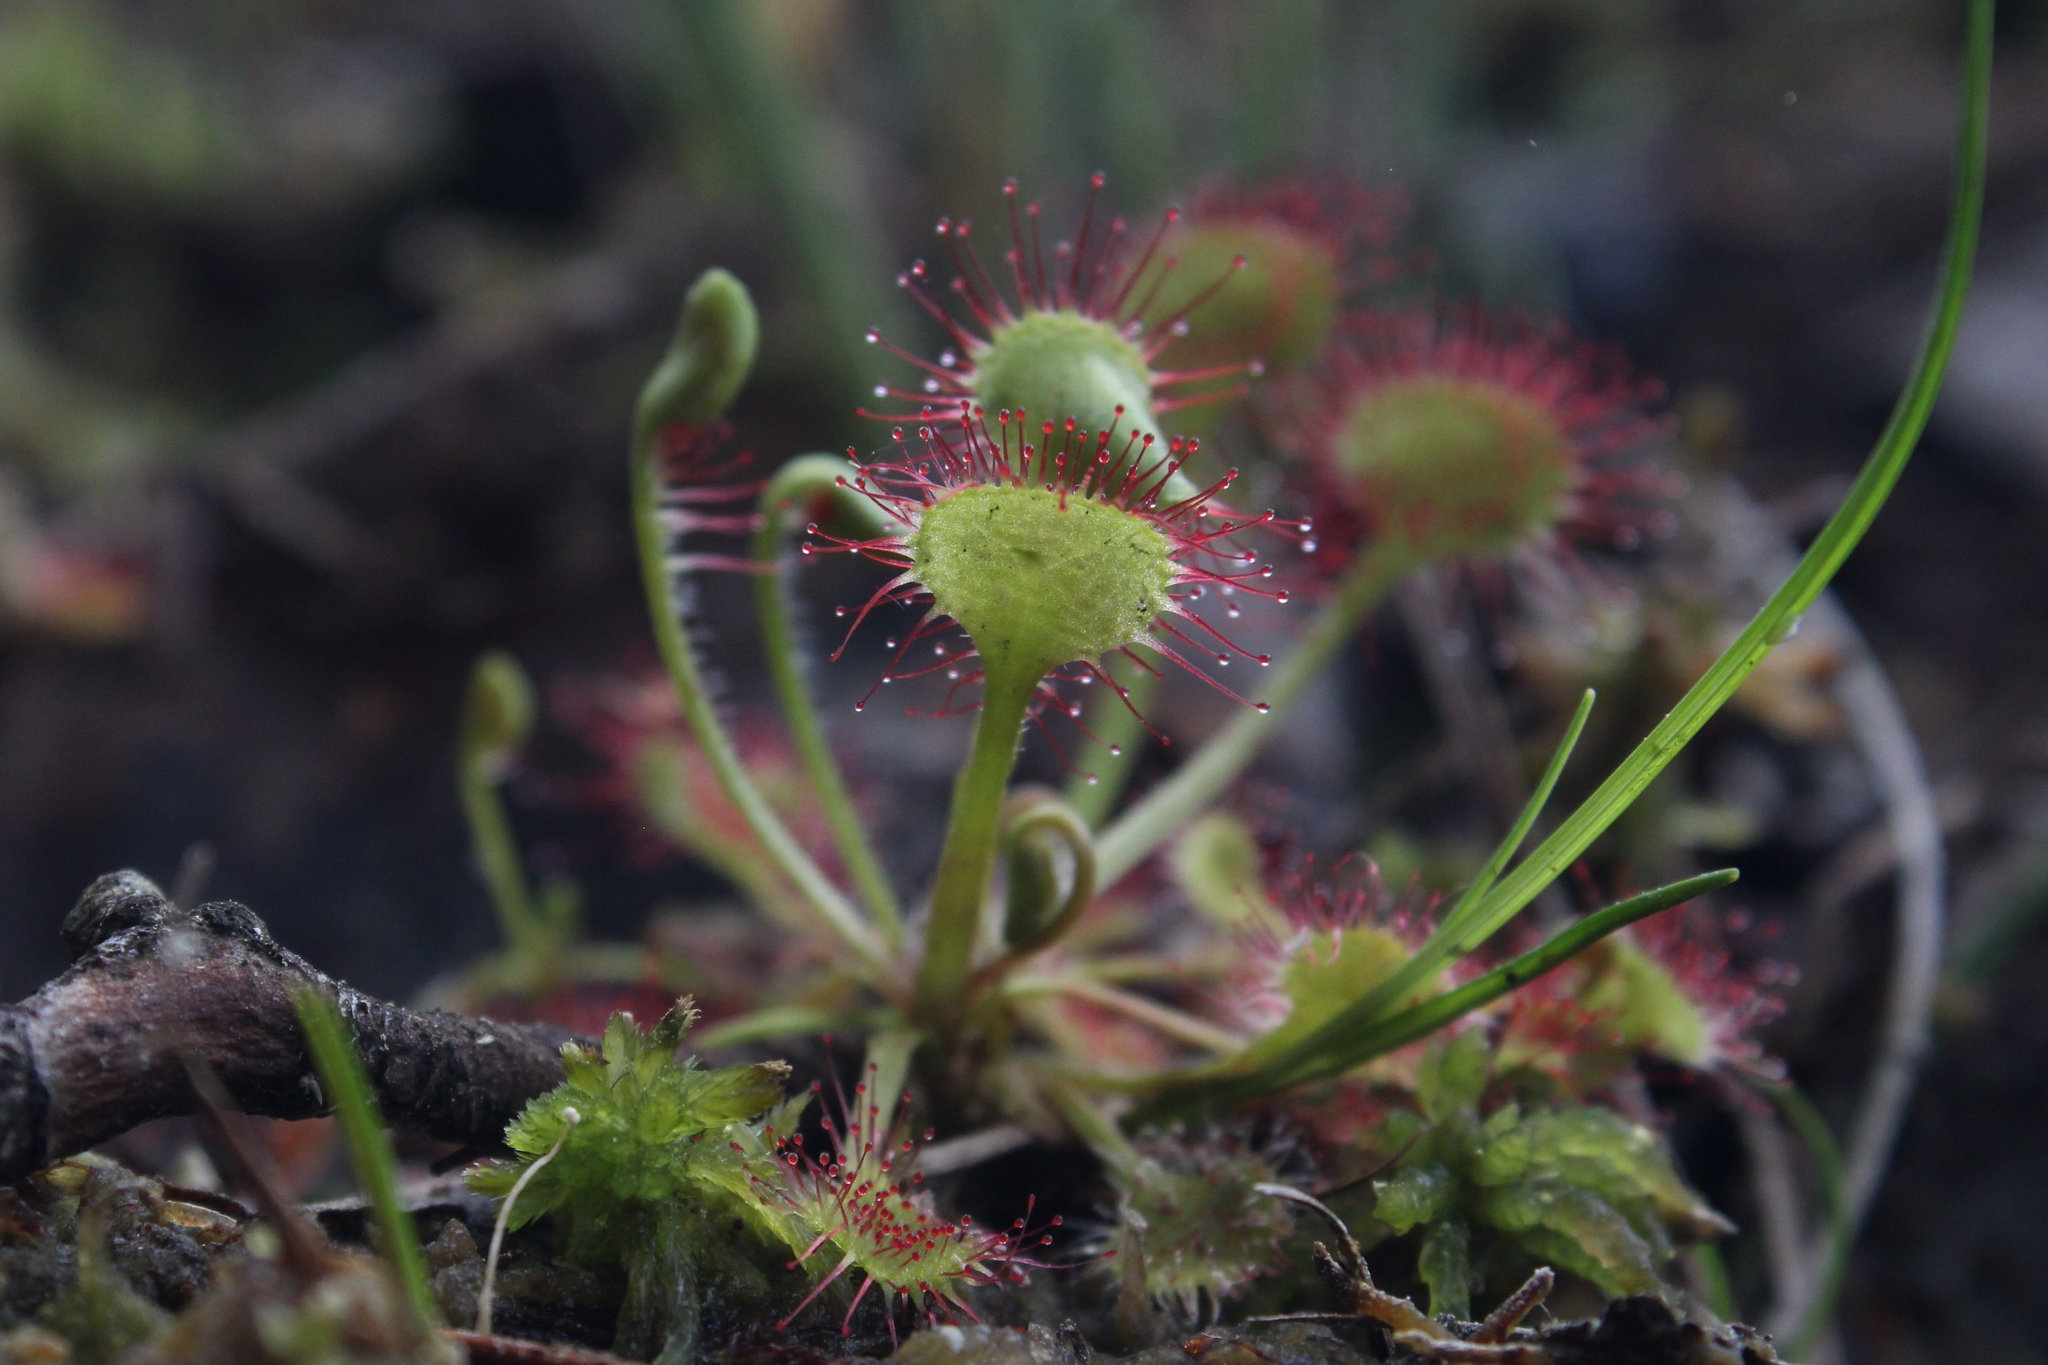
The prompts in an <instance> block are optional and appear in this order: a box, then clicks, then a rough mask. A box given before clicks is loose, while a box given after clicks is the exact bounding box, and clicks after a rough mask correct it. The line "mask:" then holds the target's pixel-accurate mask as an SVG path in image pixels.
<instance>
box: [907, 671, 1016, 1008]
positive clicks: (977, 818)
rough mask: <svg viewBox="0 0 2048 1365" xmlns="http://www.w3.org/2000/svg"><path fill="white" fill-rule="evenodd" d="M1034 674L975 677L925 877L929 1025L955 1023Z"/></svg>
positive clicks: (920, 1003)
mask: <svg viewBox="0 0 2048 1365" xmlns="http://www.w3.org/2000/svg"><path fill="white" fill-rule="evenodd" d="M1038 682H1039V676H1038V675H1036V674H1031V675H1026V674H1023V673H1021V672H1020V673H1017V674H1015V675H1014V676H1012V675H1005V674H1000V673H997V672H995V671H993V670H991V671H990V672H989V673H988V675H987V676H986V678H985V679H984V680H983V682H982V696H981V715H980V716H979V718H978V719H977V720H976V721H975V726H974V747H973V749H972V751H970V752H969V754H968V756H967V766H966V767H964V768H962V769H961V770H960V776H959V777H958V778H957V779H955V780H954V783H953V810H952V815H951V817H950V819H949V820H948V823H947V826H946V846H945V849H944V851H943V852H941V853H940V855H939V873H938V878H937V880H936V881H935V882H934V883H933V885H932V908H931V918H930V921H929V922H928V923H927V924H926V926H925V940H924V960H923V962H921V963H920V964H919V965H918V971H917V989H916V1011H917V1017H918V1020H919V1021H920V1022H921V1023H923V1024H924V1025H925V1026H926V1027H927V1028H929V1029H931V1030H932V1031H933V1032H934V1033H940V1032H941V1031H942V1030H943V1029H945V1028H947V1027H949V1026H950V1025H952V1024H954V1023H956V1022H957V1021H958V1018H959V1016H960V1014H961V1011H962V1007H963V1005H964V1004H965V997H966V995H967V987H968V982H969V979H970V978H971V976H972V974H973V970H974V945H975V942H976V940H977V939H978V938H979V937H980V934H981V917H982V912H983V908H984V904H985V902H986V901H987V899H988V884H989V875H990V873H991V872H992V871H993V870H994V868H995V860H996V847H997V844H998V842H999V838H1000V834H1001V828H1000V827H1001V823H1002V807H1003V794H1004V791H1005V789H1006V788H1007V787H1008V786H1009V782H1010V771H1011V769H1013V768H1014V767H1015V766H1016V763H1017V743H1018V741H1019V739H1020V738H1021V737H1022V735H1023V731H1024V716H1025V712H1026V711H1027V710H1028V709H1029V708H1030V705H1031V697H1032V694H1033V693H1034V692H1036V691H1037V689H1038Z"/></svg>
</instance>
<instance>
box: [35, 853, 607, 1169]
mask: <svg viewBox="0 0 2048 1365" xmlns="http://www.w3.org/2000/svg"><path fill="white" fill-rule="evenodd" d="M62 933H63V937H64V944H65V947H66V948H67V949H69V951H70V953H71V957H72V964H71V966H70V967H69V968H68V969H66V970H65V972H64V973H63V974H62V975H60V976H58V977H57V978H56V979H55V980H53V981H51V982H49V983H48V984H46V985H45V986H43V987H42V989H40V990H38V991H37V992H36V993H35V994H34V995H32V996H30V997H29V998H28V999H26V1000H24V1001H22V1002H21V1003H20V1004H17V1005H4V1006H0V1183H6V1182H10V1181H14V1180H18V1179H20V1178H21V1177H23V1176H25V1175H28V1174H29V1173H31V1172H33V1171H36V1170H39V1169H41V1168H42V1167H43V1166H46V1165H48V1164H49V1163H50V1162H52V1161H55V1160H57V1159H59V1158H61V1157H65V1156H69V1155H71V1154H72V1153H75V1152H80V1151H84V1150H85V1149H87V1148H89V1147H92V1146H94V1145H96V1144H98V1143H101V1142H105V1141H107V1140H108V1139H109V1138H112V1137H116V1136H118V1135H119V1134H121V1133H124V1132H126V1131H127V1130H128V1129H130V1128H133V1127H134V1126H136V1125H137V1124H139V1123H143V1122H145V1121H147V1120H149V1119H157V1118H166V1117H170V1116H172V1115H179V1114H189V1113H192V1112H194V1110H195V1108H196V1106H195V1102H194V1097H193V1094H192V1087H191V1083H190V1080H189V1077H188V1076H187V1074H186V1070H185V1065H184V1062H183V1060H182V1057H183V1056H184V1055H186V1054H189V1055H191V1056H192V1057H194V1058H196V1059H197V1060H198V1061H199V1062H201V1063H202V1064H204V1065H205V1066H207V1067H209V1068H210V1069H211V1070H212V1071H213V1072H214V1073H215V1074H217V1075H218V1076H219V1077H220V1079H221V1083H222V1084H223V1085H224V1086H225V1087H226V1089H227V1092H228V1094H229V1095H230V1096H231V1097H232V1098H233V1100H234V1102H235V1104H236V1106H237V1107H238V1108H240V1109H241V1110H242V1112H244V1113H249V1114H260V1115H264V1116H266V1117H270V1118H284V1119H301V1118H312V1117H314V1116H315V1115H318V1114H321V1113H324V1112H325V1111H326V1107H327V1105H326V1100H325V1099H324V1097H323V1096H322V1095H321V1092H320V1086H319V1082H318V1081H317V1079H315V1077H314V1074H313V1068H312V1064H311V1062H310V1061H309V1060H308V1058H307V1056H306V1051H305V1047H304V1045H303V1043H302V1042H301V1040H300V1036H299V1026H298V1020H297V1016H296V1015H295V1014H294V1012H293V1008H292V995H293V992H294V991H297V990H302V989H304V988H306V987H307V986H311V987H312V988H314V989H315V990H319V991H322V992H324V993H325V994H327V995H329V996H330V997H332V998H333V1000H334V1002H335V1004H336V1005H337V1006H338V1007H339V1008H340V1010H341V1015H342V1018H343V1019H344V1020H346V1021H347V1023H348V1026H349V1029H350V1031H351V1033H352V1034H353V1036H354V1041H355V1045H356V1048H357V1050H358V1051H359V1052H360V1053H361V1054H362V1057H363V1062H364V1065H365V1066H366V1067H367V1068H368V1070H369V1073H370V1080H371V1084H372V1085H373V1087H374V1088H375V1090H376V1093H377V1100H378V1103H379V1105H380V1106H381V1107H382V1108H383V1111H384V1115H385V1117H386V1119H387V1121H389V1122H390V1123H391V1125H392V1126H393V1127H395V1128H400V1129H404V1130H406V1131H408V1132H414V1133H418V1134H421V1135H423V1136H426V1137H430V1138H436V1139H439V1140H442V1141H446V1142H456V1143H466V1144H481V1145H486V1146H495V1145H497V1144H498V1143H499V1142H500V1141H501V1140H502V1136H503V1134H504V1130H505V1125H506V1124H507V1123H509V1122H510V1121H511V1120H512V1118H513V1117H514V1116H515V1115H517V1114H518V1112H519V1110H520V1107H521V1106H522V1105H524V1104H525V1103H526V1102H527V1101H528V1100H529V1099H531V1098H533V1097H534V1096H535V1095H538V1094H541V1093H542V1092H544V1091H546V1090H548V1089H550V1088H552V1087H553V1086H555V1085H557V1084H559V1083H560V1082H561V1079H562V1064H561V1058H560V1055H559V1054H560V1048H561V1044H562V1043H563V1042H564V1041H566V1040H568V1039H569V1037H570V1036H571V1035H569V1034H567V1033H565V1032H563V1031H562V1030H560V1029H556V1028H552V1027H549V1026H545V1025H535V1024H497V1023H493V1022H491V1021H490V1020H488V1019H469V1018H464V1017H462V1016H460V1015H455V1014H448V1013H445V1012H443V1011H440V1010H431V1011H424V1012H423V1011H417V1010H410V1009H406V1008H404V1007H403V1006H400V1005H393V1004H389V1003H387V1002H385V1001H382V1000H377V999H374V998H373V997H370V996H367V995H364V994H363V993H362V992H360V991H357V990H355V989H354V988H352V987H350V986H347V985H345V984H343V983H341V982H338V981H335V980H334V979H332V978H331V977H329V976H327V975H326V974H325V973H323V972H321V971H319V970H318V969H317V968H315V967H313V966H312V965H311V964H310V963H308V962H306V961H305V959H303V958H301V957H299V956H298V955H297V954H296V953H293V952H290V951H289V950H287V949H285V948H284V947H282V946H281V945H280V944H279V943H278V942H277V941H276V940H275V939H273V938H272V937H271V936H270V931H269V929H267V928H266V927H264V924H263V921H262V920H260V919H258V918H257V917H256V915H255V914H254V913H253V912H252V911H250V910H249V909H248V908H247V907H246V906H242V905H238V904H236V903H235V902H233V901H216V902H213V903H211V904H207V905H201V906H197V907H194V908H193V909H190V910H181V909H179V908H177V907H176V906H174V905H172V904H171V902H170V901H169V900H168V899H166V898H165V896H164V894H163V893H162V892H161V891H159V890H158V889H157V888H156V886H155V885H153V884H152V883H151V882H150V881H149V880H148V878H146V877H143V876H141V875H140V874H139V873H135V872H115V873H111V874H109V875H107V876H105V877H101V878H100V879H99V880H98V881H96V882H94V883H93V884H92V885H91V886H90V887H88V888H87V889H86V892H85V894H84V895H83V896H82V897H81V898H80V899H79V902H78V904H77V905H76V906H75V907H73V909H72V911H71V913H70V914H69V915H67V916H66V917H65V919H64V925H63V930H62Z"/></svg>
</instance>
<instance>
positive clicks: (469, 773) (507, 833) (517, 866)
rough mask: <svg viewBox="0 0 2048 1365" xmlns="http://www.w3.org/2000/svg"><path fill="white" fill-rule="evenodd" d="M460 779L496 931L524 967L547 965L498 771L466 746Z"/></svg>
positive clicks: (543, 928) (471, 839) (542, 933)
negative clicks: (496, 920) (500, 790)
mask: <svg viewBox="0 0 2048 1365" xmlns="http://www.w3.org/2000/svg"><path fill="white" fill-rule="evenodd" d="M456 785H457V787H458V788H459V789H460V790H461V792H462V812H463V815H464V817H465V818H466V819H467V820H468V822H469V842H470V849H471V851H472V852H473V853H474V854H475V856H476V867H477V873H478V875H480V876H481V877H482V878H483V879H484V887H485V889H486V890H488V891H489V892H490V896H491V908H492V909H494V910H496V911H497V912H498V931H499V932H500V933H502V934H503V935H504V936H505V946H506V947H508V948H510V949H511V950H512V954H513V956H514V957H516V958H517V959H518V960H519V961H520V962H521V963H522V964H523V965H524V966H525V967H527V968H529V969H535V970H539V969H544V968H545V967H546V966H547V958H548V956H549V954H548V951H547V949H548V935H547V929H546V926H545V925H544V924H542V922H541V918H540V915H539V913H538V912H537V911H536V910H535V909H534V904H533V889H532V888H531V887H530V886H529V885H528V884H527V881H526V867H525V864H524V863H523V862H522V860H521V859H520V856H519V842H518V840H516V839H515V838H513V837H512V821H511V818H510V817H509V816H508V815H507V814H506V811H505V801H504V797H503V796H502V795H501V794H500V793H499V791H498V776H497V774H496V773H495V772H494V771H492V764H491V763H490V762H489V761H488V760H487V759H486V758H485V757H483V756H481V755H477V754H473V753H470V752H468V751H467V750H466V749H465V750H464V752H463V753H461V754H460V755H459V756H458V760H457V763H456Z"/></svg>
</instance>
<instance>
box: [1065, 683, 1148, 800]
mask: <svg viewBox="0 0 2048 1365" xmlns="http://www.w3.org/2000/svg"><path fill="white" fill-rule="evenodd" d="M1126 690H1127V692H1128V695H1126V696H1118V695H1117V693H1116V689H1114V688H1109V687H1104V688H1098V689H1097V690H1096V693H1095V695H1094V696H1093V697H1091V698H1090V699H1089V704H1088V712H1089V714H1088V718H1087V719H1088V729H1089V730H1090V731H1091V732H1092V733H1093V734H1094V736H1095V742H1096V743H1097V744H1098V745H1099V746H1100V748H1101V753H1100V755H1099V756H1098V757H1097V759H1096V761H1095V763H1094V764H1092V765H1091V767H1092V771H1089V772H1077V773H1075V774H1074V775H1073V776H1072V777H1070V778H1068V779H1067V804H1068V805H1070V806H1072V807H1073V808H1074V810H1075V811H1076V812H1077V813H1078V814H1079V815H1080V817H1081V818H1082V819H1083V820H1086V821H1087V822H1088V826H1089V828H1091V829H1095V828H1099V827H1100V826H1101V824H1102V822H1103V820H1105V819H1106V818H1108V816H1109V813H1110V812H1111V811H1113V810H1115V809H1116V803H1117V802H1118V801H1119V800H1120V799H1122V797H1123V794H1124V788H1126V787H1128V786H1130V785H1131V774H1132V773H1133V772H1135V771H1136V769H1137V763H1138V754H1139V751H1140V750H1142V749H1143V748H1144V747H1145V721H1144V715H1145V712H1146V711H1147V710H1149V709H1151V706H1152V699H1153V698H1154V697H1155V696H1157V695H1158V693H1159V675H1158V674H1157V673H1152V672H1149V671H1147V670H1145V669H1142V668H1141V669H1138V670H1136V673H1135V674H1134V676H1133V677H1132V678H1131V681H1130V685H1129V687H1128V688H1127V689H1126Z"/></svg>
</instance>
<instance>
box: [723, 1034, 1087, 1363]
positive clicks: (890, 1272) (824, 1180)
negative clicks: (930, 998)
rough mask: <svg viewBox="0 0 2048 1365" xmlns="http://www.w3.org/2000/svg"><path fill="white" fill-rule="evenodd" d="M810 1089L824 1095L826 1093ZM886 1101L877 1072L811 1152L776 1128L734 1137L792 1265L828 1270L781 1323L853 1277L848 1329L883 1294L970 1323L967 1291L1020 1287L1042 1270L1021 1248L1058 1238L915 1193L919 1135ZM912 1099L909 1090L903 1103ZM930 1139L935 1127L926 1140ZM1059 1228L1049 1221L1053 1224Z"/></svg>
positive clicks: (751, 1185)
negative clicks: (995, 1227) (988, 1222)
mask: <svg viewBox="0 0 2048 1365" xmlns="http://www.w3.org/2000/svg"><path fill="white" fill-rule="evenodd" d="M811 1088H812V1091H813V1093H820V1092H822V1090H823V1085H822V1083H813V1085H812V1087H811ZM880 1099H881V1097H880V1096H879V1095H878V1094H877V1093H876V1087H875V1073H874V1068H873V1067H870V1069H869V1076H868V1079H867V1080H865V1081H863V1082H861V1083H860V1084H859V1085H857V1086H855V1087H854V1092H853V1095H852V1097H851V1098H850V1099H848V1098H846V1097H842V1098H841V1102H840V1106H839V1109H840V1117H839V1119H838V1120H837V1121H835V1120H834V1119H833V1118H832V1117H830V1116H829V1115H827V1116H825V1117H824V1118H823V1119H822V1120H821V1123H822V1126H823V1128H824V1130H825V1134H826V1137H827V1139H828V1141H829V1143H830V1147H829V1149H828V1150H826V1151H823V1152H817V1151H812V1150H810V1149H808V1148H807V1147H806V1145H805V1142H804V1138H803V1135H802V1134H801V1133H791V1132H787V1131H783V1132H780V1133H778V1131H777V1128H776V1126H775V1124H774V1123H773V1122H770V1123H767V1124H764V1125H762V1126H760V1127H758V1128H749V1129H747V1130H746V1133H745V1134H744V1135H742V1136H737V1137H735V1138H734V1140H733V1150H734V1151H735V1152H737V1153H739V1154H740V1157H741V1161H742V1165H743V1167H744V1169H745V1171H746V1180H747V1188H746V1190H745V1191H744V1197H745V1198H746V1199H747V1200H748V1201H749V1203H750V1204H751V1205H752V1207H754V1209H755V1210H756V1211H757V1212H758V1213H759V1214H761V1216H762V1217H763V1218H764V1219H766V1220H767V1221H768V1222H769V1223H770V1224H771V1226H773V1228H774V1230H775V1231H776V1232H777V1234H778V1235H780V1236H781V1238H782V1239H783V1240H784V1241H785V1242H786V1243H788V1244H789V1246H790V1247H791V1248H792V1249H793V1250H795V1251H796V1253H797V1256H796V1259H795V1260H794V1261H792V1262H791V1264H792V1265H800V1264H816V1265H819V1266H823V1265H825V1264H827V1263H829V1266H830V1268H829V1269H828V1270H826V1273H825V1275H824V1277H823V1278H822V1279H820V1280H819V1281H818V1283H817V1284H816V1285H815V1286H814V1287H813V1288H812V1290H811V1292H810V1293H809V1294H808V1295H806V1296H805V1298H804V1300H803V1302H802V1303H799V1304H798V1305H797V1306H796V1308H795V1309H793V1310H792V1311H791V1312H790V1314H789V1316H788V1317H785V1318H784V1319H783V1320H782V1325H785V1326H786V1325H787V1324H788V1323H789V1321H790V1320H791V1319H792V1318H794V1317H795V1316H796V1315H797V1314H798V1313H801V1312H802V1311H803V1310H804V1309H805V1308H806V1307H808V1306H809V1305H810V1303H811V1301H812V1300H813V1299H815V1298H817V1296H818V1295H819V1294H821V1293H823V1292H824V1291H825V1290H826V1289H827V1288H828V1287H830V1286H831V1285H832V1284H834V1283H835V1282H837V1281H838V1280H839V1279H840V1278H841V1277H842V1276H846V1275H848V1274H849V1273H850V1274H852V1275H854V1276H857V1277H858V1278H859V1285H858V1287H857V1288H856V1289H855V1291H854V1294H853V1299H852V1302H851V1303H850V1304H849V1305H848V1306H847V1310H846V1322H851V1320H852V1316H853V1313H854V1310H855V1309H857V1308H859V1307H860V1304H861V1301H862V1300H863V1299H865V1298H866V1297H867V1295H868V1294H869V1292H870V1291H876V1290H879V1292H880V1293H881V1295H882V1296H883V1297H884V1298H893V1299H900V1300H904V1301H908V1302H911V1303H918V1302H922V1303H924V1304H925V1305H926V1306H927V1307H931V1308H944V1309H946V1310H948V1311H952V1310H958V1311H960V1312H964V1313H966V1314H967V1315H968V1316H970V1317H972V1316H974V1313H973V1309H972V1308H971V1307H969V1306H968V1304H967V1303H966V1301H965V1300H964V1299H963V1298H962V1297H961V1295H962V1292H963V1291H964V1290H965V1289H966V1288H967V1287H968V1286H970V1285H976V1284H1001V1283H1014V1282H1019V1281H1021V1280H1022V1278H1023V1271H1024V1268H1026V1267H1029V1266H1034V1265H1038V1264H1040V1263H1039V1262H1036V1261H1033V1260H1029V1259H1027V1258H1024V1257H1022V1256H1020V1254H1019V1253H1020V1251H1021V1250H1022V1249H1023V1248H1024V1247H1027V1246H1043V1245H1045V1244H1047V1243H1049V1242H1050V1241H1051V1240H1052V1239H1051V1237H1050V1235H1049V1234H1047V1233H1046V1232H1045V1231H1044V1229H1042V1228H1041V1229H1037V1230H1030V1229H1027V1226H1026V1222H1027V1220H1026V1219H1022V1218H1020V1219H1018V1220H1017V1221H1016V1222H1015V1223H1013V1224H1012V1225H1011V1226H1010V1227H1009V1228H1008V1229H1007V1230H1004V1231H986V1230H982V1229H978V1228H976V1227H975V1226H974V1220H973V1218H972V1217H969V1216H967V1215H962V1216H960V1217H959V1218H947V1217H944V1216H942V1215H941V1214H939V1212H938V1211H937V1209H936V1208H935V1207H934V1206H933V1203H932V1200H931V1198H930V1196H929V1195H927V1194H926V1193H924V1191H923V1190H922V1189H920V1188H919V1187H920V1186H921V1185H922V1184H923V1177H922V1176H921V1175H919V1174H917V1173H916V1172H914V1171H911V1170H909V1167H910V1165H911V1163H912V1162H913V1161H914V1160H915V1159H916V1154H917V1150H918V1147H919V1139H917V1138H914V1137H912V1136H911V1135H910V1131H909V1123H908V1120H907V1118H906V1117H905V1116H904V1115H903V1113H902V1111H901V1109H900V1108H899V1104H898V1102H894V1101H892V1102H890V1103H888V1104H886V1105H885V1104H883V1103H881V1102H880ZM909 1100H910V1096H909V1095H907V1094H906V1095H904V1096H902V1097H901V1101H900V1103H901V1104H908V1102H909ZM795 1113H796V1108H794V1107H791V1108H789V1109H787V1110H786V1111H785V1114H784V1115H783V1116H784V1117H787V1118H791V1119H793V1118H794V1116H795ZM931 1137H932V1133H931V1130H929V1129H927V1130H926V1131H925V1133H924V1137H923V1139H922V1140H923V1141H927V1142H928V1141H930V1140H931ZM1059 1223H1060V1220H1059V1219H1058V1218H1053V1219H1052V1220H1050V1222H1049V1224H1048V1225H1047V1226H1050V1227H1057V1226H1058V1225H1059ZM891 1321H892V1330H893V1318H892V1320H891ZM844 1330H845V1323H842V1331H844Z"/></svg>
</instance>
